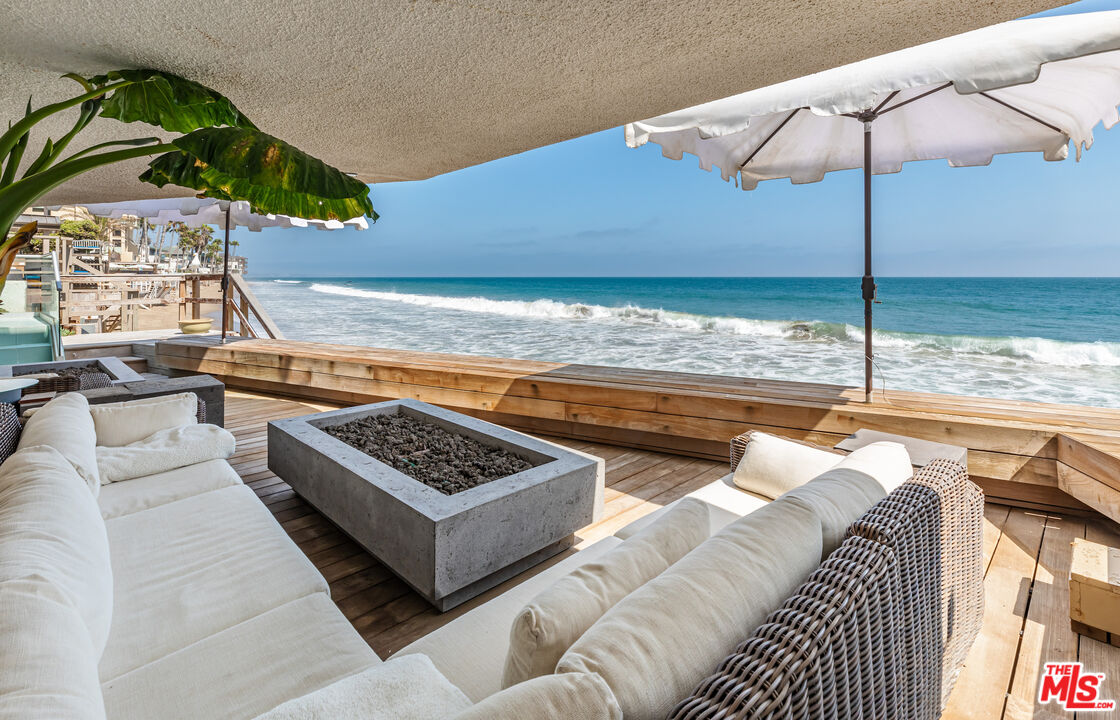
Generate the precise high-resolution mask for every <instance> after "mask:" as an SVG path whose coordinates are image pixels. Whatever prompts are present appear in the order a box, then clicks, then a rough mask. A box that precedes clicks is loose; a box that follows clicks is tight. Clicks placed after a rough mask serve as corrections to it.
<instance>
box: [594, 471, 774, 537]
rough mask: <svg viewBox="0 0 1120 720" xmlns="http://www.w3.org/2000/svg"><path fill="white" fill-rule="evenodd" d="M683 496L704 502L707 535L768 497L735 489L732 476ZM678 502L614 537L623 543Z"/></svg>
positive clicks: (728, 523) (617, 533) (766, 500)
mask: <svg viewBox="0 0 1120 720" xmlns="http://www.w3.org/2000/svg"><path fill="white" fill-rule="evenodd" d="M685 497H686V498H695V499H697V500H700V501H702V502H705V503H707V505H708V527H709V533H708V534H709V535H715V534H716V533H717V532H719V531H720V530H722V529H724V528H725V527H727V526H728V525H730V524H731V523H733V522H735V521H736V520H738V519H739V518H741V517H743V516H744V515H747V514H749V513H752V512H754V511H755V510H757V509H759V508H760V507H762V506H763V505H765V504H766V503H768V502H770V498H764V497H762V496H761V495H753V494H751V493H749V492H747V491H746V490H743V489H742V488H740V487H739V486H737V485H736V484H735V481H734V478H733V476H732V475H731V473H728V474H727V475H724V476H723V477H722V478H720V479H719V480H714V481H712V482H710V483H708V484H707V485H705V486H704V487H701V488H699V489H697V490H693V491H692V492H690V493H689V494H688V495H685ZM682 499H683V498H682ZM679 502H680V500H677V501H676V502H673V503H670V504H668V505H666V506H665V507H663V508H659V509H658V510H654V511H653V512H651V513H650V514H648V515H643V516H642V517H640V518H638V519H637V520H635V521H634V522H632V523H630V524H629V525H627V526H626V527H624V528H622V529H621V530H619V531H618V532H616V533H615V537H620V538H622V539H623V540H625V539H627V538H630V537H633V536H634V534H635V533H637V532H638V531H639V530H641V529H643V528H646V527H649V526H650V525H651V524H653V523H655V522H657V520H658V519H659V518H661V517H663V516H664V515H665V513H667V512H669V509H670V508H673V507H675V506H676V504H677V503H679Z"/></svg>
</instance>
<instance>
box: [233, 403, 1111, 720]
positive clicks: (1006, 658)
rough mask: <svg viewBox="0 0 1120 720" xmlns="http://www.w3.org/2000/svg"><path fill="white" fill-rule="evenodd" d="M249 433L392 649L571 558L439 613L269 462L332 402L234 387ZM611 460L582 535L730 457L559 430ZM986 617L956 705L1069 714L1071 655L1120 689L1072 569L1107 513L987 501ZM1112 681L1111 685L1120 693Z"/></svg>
mask: <svg viewBox="0 0 1120 720" xmlns="http://www.w3.org/2000/svg"><path fill="white" fill-rule="evenodd" d="M226 403H227V408H232V409H234V411H235V413H236V414H235V415H234V416H233V417H234V418H236V423H237V424H236V425H235V426H234V427H233V432H234V434H235V436H236V437H237V438H238V440H239V443H240V445H239V448H238V452H237V454H235V455H234V457H233V458H232V461H233V463H234V465H235V466H236V467H237V469H238V471H239V472H240V473H241V475H242V479H243V481H245V482H246V483H247V484H249V486H250V487H251V488H252V489H253V490H254V492H256V493H257V494H258V497H260V498H261V502H262V503H263V504H264V505H265V506H266V507H267V508H268V509H269V510H270V511H272V513H273V515H274V516H275V517H276V519H277V521H279V522H280V523H281V526H282V527H283V528H284V529H285V531H286V532H288V534H289V536H290V537H292V539H293V540H294V541H295V542H296V543H297V545H298V546H299V547H301V549H302V550H303V551H304V552H305V553H306V554H307V555H308V557H309V558H310V559H311V561H312V562H313V563H314V564H315V565H316V567H318V568H319V571H320V572H321V573H322V574H323V576H324V577H325V578H326V579H327V582H328V583H329V584H330V586H331V591H332V594H333V597H334V599H335V602H336V603H337V604H338V605H339V607H340V608H341V609H342V611H343V613H344V614H345V615H346V616H347V617H348V618H349V619H350V620H351V622H352V623H354V625H355V627H356V628H357V629H358V631H359V632H360V633H361V634H362V636H363V637H364V638H366V640H367V642H369V643H370V645H371V647H373V649H374V650H375V651H376V652H377V653H378V655H380V656H381V657H383V658H384V657H388V656H389V655H391V654H392V653H394V652H396V651H397V650H399V649H401V648H402V647H404V646H406V645H408V644H409V643H411V642H413V641H414V640H416V639H417V638H420V637H422V636H424V635H426V634H427V633H429V632H431V631H432V630H434V629H436V628H438V627H440V626H442V625H444V624H445V623H447V622H450V621H451V620H452V619H454V618H455V617H458V616H460V615H462V614H463V613H465V612H468V611H469V610H470V609H472V608H474V607H477V606H478V605H480V604H482V603H484V602H486V601H487V600H489V599H490V598H492V597H495V596H496V595H498V594H500V593H501V592H504V591H505V590H507V589H508V588H510V587H513V586H514V585H516V584H517V583H519V582H522V581H524V579H525V578H526V577H530V576H532V575H533V574H536V573H537V572H540V571H542V570H544V569H545V568H547V567H549V566H551V565H552V564H554V563H556V562H559V561H560V560H561V559H562V558H564V557H567V556H568V555H570V554H571V553H572V552H575V551H576V550H569V551H566V552H565V553H562V554H561V555H559V556H557V557H555V558H552V559H550V560H548V561H546V562H544V563H542V564H541V565H539V566H537V567H535V568H533V569H532V570H530V571H528V572H527V573H524V574H523V575H521V576H518V577H517V578H513V579H512V580H509V581H507V582H506V583H503V584H502V585H500V586H499V587H497V588H494V589H493V590H491V591H488V592H487V593H484V594H483V595H481V596H479V597H478V598H475V599H473V600H471V601H470V602H468V603H465V604H464V605H462V606H460V607H458V608H455V609H453V610H452V611H450V612H447V613H442V614H441V613H438V612H436V611H435V609H434V608H432V607H431V606H430V605H428V604H427V603H426V602H425V601H424V600H423V599H422V598H420V597H419V596H418V595H417V594H416V593H414V592H413V591H412V590H411V589H409V588H408V587H407V586H406V585H405V584H404V583H402V582H401V581H400V580H398V579H397V578H396V577H395V576H393V575H392V573H391V572H390V571H389V570H388V569H387V568H385V567H384V566H383V565H381V564H380V563H379V562H377V560H376V559H375V558H373V557H371V556H370V555H369V554H368V553H366V552H365V551H364V550H362V549H361V547H359V546H358V545H357V544H356V543H354V542H353V541H352V540H350V539H349V538H347V537H346V536H345V535H344V534H343V533H341V532H340V531H339V530H338V529H337V528H336V527H335V526H334V525H333V524H332V523H330V521H329V520H327V519H326V518H324V517H323V516H322V515H320V514H319V513H318V512H317V511H316V510H315V509H314V508H312V507H311V506H310V505H308V504H307V503H306V502H304V501H303V500H302V499H300V498H299V497H298V496H297V495H296V494H295V493H294V492H293V491H292V490H291V488H290V487H289V486H288V485H287V483H285V482H284V481H283V480H282V479H281V478H278V477H276V476H275V475H274V474H273V473H272V472H270V471H269V470H268V468H267V443H266V438H267V435H266V423H267V421H268V420H271V419H275V418H282V417H292V416H295V415H301V414H307V413H311V412H319V411H321V410H325V409H330V406H329V405H327V404H324V403H321V402H317V403H309V402H306V401H302V400H295V399H292V400H287V399H282V398H277V397H274V396H267V395H260V394H257V393H252V392H246V391H241V390H234V389H230V390H227V396H226ZM547 439H548V440H550V441H552V442H557V443H559V444H562V445H565V446H567V447H572V448H575V449H578V450H581V451H583V452H587V453H590V454H593V455H599V456H601V457H604V458H605V460H606V469H607V477H606V483H607V489H606V498H607V500H608V502H607V503H606V507H605V510H606V512H605V516H604V517H603V518H602V519H601V520H600V522H598V523H596V524H595V525H592V526H589V527H587V528H583V529H581V530H580V531H578V533H577V535H578V537H579V538H580V540H581V541H582V542H581V545H580V546H577V547H581V546H585V545H587V544H590V543H591V542H595V541H596V540H598V539H600V538H602V537H605V536H607V535H610V534H612V533H613V532H616V531H617V530H618V529H620V528H621V527H623V526H625V525H626V524H627V523H629V522H632V521H633V520H636V519H637V518H639V517H641V516H642V515H645V514H646V513H649V512H653V511H654V510H656V509H658V508H660V507H663V506H664V505H666V504H668V503H671V502H673V501H674V500H676V499H678V498H680V497H682V496H684V495H686V494H688V493H689V492H692V491H693V490H695V489H697V488H699V487H702V486H703V485H705V484H707V483H709V482H711V481H713V480H715V479H718V478H719V477H721V476H722V475H724V474H726V473H727V472H728V468H727V464H726V462H715V461H711V460H704V459H698V458H695V457H682V456H680V455H670V454H665V453H657V452H651V451H648V450H638V449H634V448H627V447H619V446H615V445H603V444H601V443H596V442H592V441H588V440H580V439H563V438H556V437H548V438H547ZM984 515H985V521H984V563H985V569H986V574H985V592H986V596H987V598H986V609H985V623H984V627H983V629H982V631H981V636H980V638H978V640H977V643H976V645H975V646H974V647H973V651H972V653H971V654H970V655H969V658H968V660H967V661H966V666H965V668H964V670H963V671H962V673H961V678H960V680H958V683H957V688H956V690H955V691H954V693H953V696H952V697H951V698H950V704H949V707H948V708H947V709H946V712H945V714H944V717H945V718H947V719H949V720H956V719H957V718H977V719H982V720H1001V719H1002V718H1007V719H1008V720H1019V719H1020V718H1031V717H1055V718H1056V717H1068V715H1067V714H1063V713H1060V712H1059V711H1058V710H1057V706H1050V707H1048V708H1039V707H1036V706H1035V704H1034V702H1033V700H1034V697H1035V694H1036V693H1037V688H1038V676H1039V673H1040V671H1041V667H1040V664H1041V663H1042V662H1045V661H1046V660H1051V659H1062V658H1066V657H1070V654H1071V653H1072V654H1073V656H1076V657H1077V658H1078V659H1080V660H1081V661H1082V662H1084V663H1086V666H1087V668H1088V669H1090V670H1092V671H1094V672H1106V673H1108V675H1109V680H1108V687H1107V689H1106V691H1105V697H1109V698H1117V697H1118V696H1120V648H1115V647H1112V646H1110V645H1102V644H1101V643H1097V642H1095V641H1093V640H1090V639H1088V638H1080V639H1079V637H1078V636H1077V635H1076V634H1075V633H1073V632H1072V631H1070V629H1069V618H1068V611H1069V608H1068V584H1067V583H1068V572H1069V562H1070V554H1069V547H1068V543H1069V540H1070V539H1072V537H1075V536H1082V535H1086V536H1088V537H1090V539H1097V540H1098V541H1099V542H1110V543H1113V544H1118V545H1120V534H1117V532H1116V528H1115V526H1114V525H1112V524H1110V523H1109V522H1108V521H1106V520H1103V519H1099V520H1096V519H1085V518H1080V517H1067V516H1063V515H1055V514H1053V513H1047V512H1036V511H1031V510H1024V509H1022V508H1010V507H1008V506H1006V505H997V504H991V503H989V504H988V506H987V507H986V508H985V513H984ZM1110 693H1111V694H1110Z"/></svg>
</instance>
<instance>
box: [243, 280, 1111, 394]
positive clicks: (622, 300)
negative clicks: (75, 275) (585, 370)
mask: <svg viewBox="0 0 1120 720" xmlns="http://www.w3.org/2000/svg"><path fill="white" fill-rule="evenodd" d="M253 288H254V291H255V292H256V293H257V295H258V296H259V297H260V298H261V300H262V302H263V303H264V304H265V306H266V307H267V308H268V310H269V311H270V312H271V313H272V314H273V315H274V318H275V319H276V320H277V322H278V323H279V325H280V327H281V329H282V330H283V331H284V332H285V333H286V334H287V335H288V336H289V337H293V338H299V339H307V340H317V341H334V342H344V343H351V344H363V345H374V346H383V347H398V348H406V349H417V350H433V351H441V352H461V353H473V354H483V355H498V356H507V357H525V358H533V359H542V360H553V361H559V362H580V363H594V364H604V365H625V366H631V367H645V368H653V369H667V370H682V371H690V372H704V373H718V374H729V375H747V376H759V377H773V378H781V379H791V380H809V381H815V382H840V383H850V384H860V383H861V382H862V372H863V370H862V368H863V365H862V362H861V358H862V342H863V332H862V324H863V304H862V301H861V300H860V296H859V281H858V279H852V278H492V279H491V278H433V279H419V278H400V279H376V278H283V279H275V278H271V279H256V280H255V281H254V282H253ZM879 296H880V300H881V301H882V303H881V304H879V305H876V306H875V318H876V321H875V335H874V340H875V343H876V351H875V359H876V365H877V375H878V377H877V379H876V380H877V384H878V385H880V386H885V387H886V388H887V390H888V392H889V390H890V389H907V390H929V391H938V392H954V393H966V394H976V395H988V396H997V397H1016V398H1023V399H1033V400H1042V401H1055V402H1074V403H1084V404H1093V405H1103V406H1115V407H1120V279H1118V278H1101V279H1081V278H1078V279H1056V278H880V279H879Z"/></svg>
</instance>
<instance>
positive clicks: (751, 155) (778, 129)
mask: <svg viewBox="0 0 1120 720" xmlns="http://www.w3.org/2000/svg"><path fill="white" fill-rule="evenodd" d="M804 109H805V108H794V109H793V112H791V113H790V114H789V115H786V119H785V120H782V122H781V123H779V124H778V127H776V128H774V132H772V133H770V134H769V135H767V136H766V139H765V140H763V141H762V142H761V143H759V145H758V147H756V148H755V149H754V150H752V151H751V154H750V155H748V156H747V159H746V160H744V161H743V162H742V164H740V165H739V169H740V170H742V169H743V168H745V167H746V166H747V164H748V163H749V162H750V161H751V160H754V156H755V155H758V153H759V151H760V150H762V148H764V147H766V143H768V142H770V141H771V140H773V139H774V136H775V135H777V134H778V132H779V131H781V129H782V128H784V127H785V126H786V123H788V122H789V121H790V120H792V119H793V116H794V115H796V114H797V113H798V112H800V111H801V110H804Z"/></svg>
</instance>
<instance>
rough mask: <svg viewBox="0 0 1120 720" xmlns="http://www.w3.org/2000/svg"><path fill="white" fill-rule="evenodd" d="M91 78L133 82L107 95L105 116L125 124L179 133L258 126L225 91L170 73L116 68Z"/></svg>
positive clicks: (103, 109)
mask: <svg viewBox="0 0 1120 720" xmlns="http://www.w3.org/2000/svg"><path fill="white" fill-rule="evenodd" d="M89 81H90V82H91V83H93V84H95V85H104V84H106V83H115V82H120V81H125V82H128V83H130V84H128V85H125V86H123V87H119V88H117V89H116V90H114V91H113V92H112V94H111V95H109V96H108V97H107V98H105V100H104V103H103V104H102V109H101V116H102V117H107V118H113V119H115V120H120V121H121V122H126V123H130V122H144V123H148V124H149V125H156V126H158V127H161V128H163V129H164V130H167V131H169V132H178V133H189V132H191V131H192V130H197V129H198V128H204V127H214V126H216V125H231V126H235V127H243V128H255V127H256V126H255V125H253V123H252V122H251V121H250V120H249V119H248V118H247V117H245V116H244V115H242V114H241V111H240V110H238V109H237V108H236V107H235V106H234V104H233V103H232V102H230V101H229V99H228V98H226V97H225V96H223V95H222V94H220V93H218V92H217V91H215V90H211V89H210V88H208V87H206V86H205V85H202V84H199V83H196V82H194V81H193V80H187V79H186V78H181V77H179V76H178V75H172V74H171V73H166V72H160V71H159V70H114V71H113V72H110V73H106V74H105V75H98V76H97V77H93V78H90V79H89Z"/></svg>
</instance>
